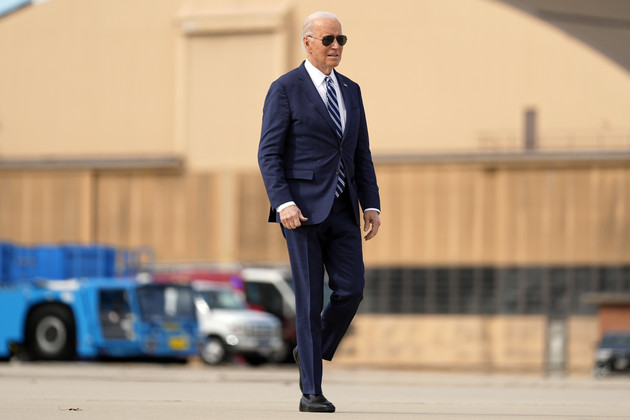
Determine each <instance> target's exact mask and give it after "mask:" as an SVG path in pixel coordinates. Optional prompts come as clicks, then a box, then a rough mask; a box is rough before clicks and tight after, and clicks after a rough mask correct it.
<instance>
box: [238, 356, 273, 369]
mask: <svg viewBox="0 0 630 420" xmlns="http://www.w3.org/2000/svg"><path fill="white" fill-rule="evenodd" d="M243 357H245V360H246V361H247V363H249V364H250V365H252V366H261V365H264V364H265V363H268V362H269V358H268V357H265V356H261V355H260V354H246V355H244V356H243Z"/></svg>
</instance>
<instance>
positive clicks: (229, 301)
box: [192, 281, 286, 365]
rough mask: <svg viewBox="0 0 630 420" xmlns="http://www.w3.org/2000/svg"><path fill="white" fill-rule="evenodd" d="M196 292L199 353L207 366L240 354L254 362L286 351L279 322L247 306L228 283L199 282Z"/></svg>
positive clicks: (243, 299)
mask: <svg viewBox="0 0 630 420" xmlns="http://www.w3.org/2000/svg"><path fill="white" fill-rule="evenodd" d="M192 286H193V290H194V291H195V304H196V307H197V320H198V322H199V332H200V333H201V334H202V335H203V336H204V338H205V340H204V343H203V345H202V349H201V352H200V355H201V358H202V360H203V361H204V362H206V363H207V364H209V365H218V364H220V363H223V362H225V361H227V360H229V359H230V358H232V356H234V355H241V356H242V357H243V358H245V360H246V361H247V362H248V363H250V364H253V365H260V364H263V363H266V362H269V361H277V360H278V359H279V358H281V357H282V356H283V355H284V354H285V353H286V348H285V343H284V341H283V339H282V325H281V323H280V321H279V320H278V318H276V317H275V316H273V315H271V314H269V313H266V312H262V311H256V310H252V309H249V308H248V306H247V303H246V302H245V298H244V297H243V296H242V295H241V294H239V292H238V291H236V290H234V289H233V288H231V287H230V286H229V285H225V284H221V283H213V282H208V281H199V282H193V283H192Z"/></svg>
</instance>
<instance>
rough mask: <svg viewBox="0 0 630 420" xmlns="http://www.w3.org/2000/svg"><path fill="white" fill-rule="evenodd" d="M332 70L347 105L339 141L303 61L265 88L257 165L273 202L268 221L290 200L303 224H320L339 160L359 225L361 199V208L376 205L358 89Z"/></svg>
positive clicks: (329, 203) (330, 198) (332, 192)
mask: <svg viewBox="0 0 630 420" xmlns="http://www.w3.org/2000/svg"><path fill="white" fill-rule="evenodd" d="M335 74H336V76H337V81H338V82H339V86H340V88H341V93H342V95H343V100H344V103H345V106H346V125H345V129H344V133H343V138H342V139H341V140H339V139H338V137H337V136H336V134H335V130H334V123H333V121H332V119H331V117H330V115H329V114H328V110H327V109H326V105H325V104H324V101H323V100H322V98H321V96H320V95H319V93H318V91H317V89H316V88H315V86H314V85H313V82H312V80H311V78H310V76H309V74H308V72H307V71H306V69H305V67H304V63H302V65H301V66H300V67H298V68H296V69H294V70H292V71H290V72H289V73H287V74H285V75H283V76H281V77H280V78H279V79H278V80H276V81H274V82H273V83H272V84H271V87H270V88H269V92H268V93H267V97H266V98H265V105H264V109H263V120H262V129H261V137H260V144H259V148H258V164H259V166H260V171H261V173H262V177H263V181H264V183H265V188H266V190H267V195H268V197H269V201H270V203H271V210H270V214H269V221H270V222H279V221H280V219H279V215H278V214H276V211H275V208H276V207H278V206H279V205H281V204H283V203H286V202H288V201H294V202H295V203H296V204H297V206H298V207H299V209H300V210H301V211H302V214H303V215H304V216H305V217H308V221H306V222H303V224H318V223H321V222H323V221H324V220H325V219H326V217H327V216H328V214H329V213H330V210H331V208H332V203H333V200H334V198H335V186H336V182H337V175H336V171H337V170H338V168H339V163H340V161H341V160H343V164H344V168H345V169H346V180H347V181H348V182H346V188H347V191H348V192H349V194H350V198H351V201H352V206H353V211H354V215H355V220H356V223H357V225H360V219H359V207H358V206H359V203H360V205H361V207H362V208H363V209H366V208H377V209H380V198H379V192H378V185H377V182H376V175H375V173H374V165H373V163H372V155H371V152H370V146H369V138H368V129H367V123H366V119H365V111H364V109H363V99H362V98H361V89H360V88H359V85H357V84H356V83H354V82H353V81H352V80H350V79H348V78H347V77H345V76H343V75H341V74H339V73H337V72H335Z"/></svg>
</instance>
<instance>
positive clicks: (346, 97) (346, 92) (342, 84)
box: [331, 72, 356, 141]
mask: <svg viewBox="0 0 630 420" xmlns="http://www.w3.org/2000/svg"><path fill="white" fill-rule="evenodd" d="M335 74H336V75H337V82H338V83H339V88H340V89H341V95H342V96H343V103H344V105H345V107H346V126H345V127H344V130H343V138H342V139H341V141H343V139H345V138H346V133H351V132H352V131H351V129H352V126H353V124H354V123H355V122H356V121H355V118H354V112H353V111H354V109H355V108H356V105H355V103H354V98H353V97H352V95H350V88H349V87H348V82H347V81H346V78H345V76H343V75H341V74H339V73H338V72H335ZM331 121H332V119H331Z"/></svg>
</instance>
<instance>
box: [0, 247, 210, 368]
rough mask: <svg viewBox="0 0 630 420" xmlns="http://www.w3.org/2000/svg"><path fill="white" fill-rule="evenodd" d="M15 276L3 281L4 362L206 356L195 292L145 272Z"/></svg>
mask: <svg viewBox="0 0 630 420" xmlns="http://www.w3.org/2000/svg"><path fill="white" fill-rule="evenodd" d="M17 254H19V252H18V253H17ZM5 256H6V253H5ZM75 256H76V255H75ZM16 261H17V260H16V259H15V258H12V262H11V263H8V264H7V263H6V261H5V266H11V265H12V264H15V263H16ZM0 262H1V261H0ZM31 262H32V261H31ZM38 264H39V263H37V262H36V263H35V265H38ZM5 268H6V267H5ZM56 268H57V270H58V269H59V265H57V266H56ZM39 270H40V274H41V271H42V270H41V266H40V267H39ZM7 271H8V270H5V276H4V278H0V280H2V281H0V319H1V320H2V322H1V323H0V359H4V360H7V359H9V358H10V357H11V356H12V355H13V354H21V355H25V356H26V357H27V358H29V359H35V360H70V359H74V358H77V357H78V358H96V357H120V358H123V357H124V358H132V357H133V358H135V357H155V358H174V359H178V358H179V359H186V358H188V357H189V356H193V355H196V354H198V351H199V345H200V344H199V343H200V340H199V333H198V325H197V319H196V312H195V303H194V296H193V292H192V289H191V288H190V286H187V285H179V284H169V283H160V284H155V283H152V282H151V281H150V277H148V276H144V278H143V275H141V274H140V275H137V276H131V275H127V276H121V277H78V276H77V277H75V278H71V279H54V278H53V279H48V278H46V277H45V276H38V277H34V278H28V277H22V278H19V279H17V278H12V277H11V276H10V275H9V274H7ZM44 271H45V270H44ZM75 274H76V273H75ZM64 275H67V273H65V274H64Z"/></svg>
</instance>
